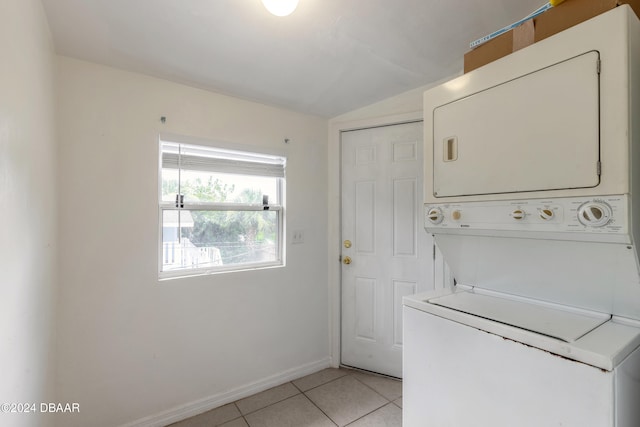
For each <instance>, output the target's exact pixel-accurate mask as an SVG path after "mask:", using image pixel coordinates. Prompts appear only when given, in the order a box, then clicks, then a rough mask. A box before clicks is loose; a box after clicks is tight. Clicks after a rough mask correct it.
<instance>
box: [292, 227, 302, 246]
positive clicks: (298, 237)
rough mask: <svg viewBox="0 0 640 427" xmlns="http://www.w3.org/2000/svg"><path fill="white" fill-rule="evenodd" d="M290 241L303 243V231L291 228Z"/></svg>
mask: <svg viewBox="0 0 640 427" xmlns="http://www.w3.org/2000/svg"><path fill="white" fill-rule="evenodd" d="M291 243H292V244H294V245H295V244H297V243H304V231H302V230H293V233H292V234H291Z"/></svg>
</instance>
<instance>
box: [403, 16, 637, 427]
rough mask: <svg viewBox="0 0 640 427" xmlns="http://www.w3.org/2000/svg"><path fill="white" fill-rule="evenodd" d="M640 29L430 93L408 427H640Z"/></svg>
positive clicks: (530, 56)
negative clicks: (431, 281) (431, 278)
mask: <svg viewBox="0 0 640 427" xmlns="http://www.w3.org/2000/svg"><path fill="white" fill-rule="evenodd" d="M639 102H640V23H639V22H638V19H637V17H636V16H635V14H634V12H633V11H632V10H631V8H630V7H629V6H620V7H617V8H615V9H613V10H611V11H609V12H607V13H605V14H602V15H600V16H598V17H595V18H593V19H591V20H589V21H586V22H584V23H582V24H579V25H577V26H575V27H572V28H570V29H568V30H565V31H563V32H561V33H559V34H557V35H555V36H553V37H550V38H548V39H545V40H543V41H541V42H538V43H535V44H534V45H531V46H529V47H527V48H525V49H522V50H520V51H518V52H515V53H513V54H512V55H509V56H508V57H505V58H502V59H500V60H498V61H495V62H494V63H491V64H489V65H487V66H484V67H482V68H480V69H478V70H475V71H472V72H470V73H468V74H465V75H463V76H461V77H459V78H456V79H454V80H452V81H450V82H447V83H445V84H442V85H440V86H437V87H435V88H433V89H430V90H428V91H427V92H426V93H425V96H424V112H425V126H424V128H425V171H426V172H425V207H424V209H425V211H424V212H425V215H424V222H425V227H426V229H427V231H428V232H429V233H432V234H433V235H434V236H435V241H436V243H437V245H438V246H439V248H440V250H441V251H442V253H443V254H444V258H445V260H446V261H447V263H448V264H449V267H450V268H451V271H452V273H453V275H454V277H455V279H456V285H455V286H453V287H452V288H449V289H444V290H438V291H433V292H429V293H423V294H418V295H414V296H410V297H405V299H404V308H403V310H404V312H403V318H404V356H403V357H404V359H403V388H404V390H403V425H405V426H408V427H414V426H415V427H424V426H437V427H441V426H453V427H470V426H479V427H484V426H491V427H502V426H509V427H513V426H519V427H541V426H542V427H548V426H564V427H590V426H593V427H608V426H611V427H613V426H615V427H638V426H640V273H639V272H640V269H639V265H640V264H639V260H638V248H637V242H638V241H639V239H640V194H638V193H640V105H638V103H639Z"/></svg>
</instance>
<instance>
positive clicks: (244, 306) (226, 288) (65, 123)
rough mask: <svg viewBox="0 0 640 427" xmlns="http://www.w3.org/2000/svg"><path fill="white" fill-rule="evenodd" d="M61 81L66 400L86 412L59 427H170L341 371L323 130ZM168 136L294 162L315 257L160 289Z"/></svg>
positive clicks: (311, 123)
mask: <svg viewBox="0 0 640 427" xmlns="http://www.w3.org/2000/svg"><path fill="white" fill-rule="evenodd" d="M57 73H58V88H59V114H58V118H59V123H58V125H59V129H60V132H59V143H60V163H59V169H60V174H59V175H60V181H59V183H60V192H59V199H60V203H61V215H60V236H61V240H60V244H61V248H62V255H61V263H60V271H61V275H60V278H61V280H60V285H61V292H60V311H61V316H60V322H59V333H58V335H59V340H58V343H59V378H58V380H59V381H58V382H59V390H58V391H59V399H61V400H62V401H73V402H79V403H80V406H81V414H80V415H72V416H69V417H65V418H63V421H61V423H62V424H60V425H64V426H86V425H91V426H94V427H99V426H114V425H123V424H127V423H131V422H137V424H136V425H138V424H139V425H164V424H166V423H167V422H168V421H175V420H177V419H179V418H183V417H185V416H187V415H193V414H195V413H196V412H198V411H203V410H205V409H208V408H211V407H214V406H217V405H220V404H222V403H226V402H228V401H232V400H235V399H237V398H239V397H243V396H244V395H246V394H249V393H253V392H255V391H259V390H261V389H264V388H266V387H269V386H273V385H276V384H278V383H281V382H284V381H286V380H288V379H291V378H292V377H296V376H300V375H304V374H306V373H309V372H312V371H314V370H318V369H320V368H322V367H325V366H328V364H329V363H330V360H329V350H328V342H329V336H328V320H327V313H328V301H327V300H328V298H327V268H326V267H327V239H326V236H327V215H326V203H327V184H326V183H327V144H326V141H327V121H326V119H322V118H319V117H314V116H308V115H302V114H297V113H293V112H290V111H286V110H282V109H278V108H273V107H267V106H264V105H261V104H256V103H252V102H247V101H242V100H239V99H235V98H231V97H226V96H222V95H217V94H214V93H211V92H207V91H203V90H199V89H194V88H191V87H187V86H182V85H179V84H174V83H170V82H167V81H164V80H160V79H156V78H151V77H147V76H143V75H140V74H135V73H129V72H124V71H120V70H116V69H112V68H108V67H104V66H100V65H96V64H92V63H87V62H82V61H78V60H74V59H69V58H65V57H60V58H59V59H58V63H57ZM161 116H166V118H167V121H166V124H164V125H163V124H162V123H161V122H160V117H161ZM161 132H163V133H164V132H167V133H171V134H177V135H186V136H191V137H197V138H204V139H206V140H209V141H213V142H215V141H223V142H224V143H225V144H231V145H234V146H242V147H246V148H248V149H252V148H254V149H256V150H268V151H270V152H274V153H281V154H284V155H286V156H287V159H288V161H287V190H286V193H287V205H286V223H287V229H288V230H289V231H291V230H302V231H303V232H304V243H303V244H296V245H293V246H292V245H290V244H287V248H286V251H287V260H286V264H287V265H286V267H283V268H273V269H265V270H256V271H245V272H240V273H225V274H217V275H208V276H200V277H192V278H185V279H176V280H168V281H162V282H160V281H158V271H157V270H158V266H157V265H158V234H159V232H158V196H157V192H158V134H159V133H161ZM285 137H286V138H289V139H290V143H289V144H285V143H284V141H283V140H284V138H285ZM287 241H290V233H289V235H288V238H287ZM181 406H182V407H181ZM136 420H137V421H136ZM141 423H142V424H141Z"/></svg>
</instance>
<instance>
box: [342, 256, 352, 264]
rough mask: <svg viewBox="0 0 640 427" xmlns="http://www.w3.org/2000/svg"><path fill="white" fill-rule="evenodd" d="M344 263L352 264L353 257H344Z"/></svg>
mask: <svg viewBox="0 0 640 427" xmlns="http://www.w3.org/2000/svg"><path fill="white" fill-rule="evenodd" d="M342 262H344V263H345V264H347V265H349V264H351V257H348V256H346V257H344V258H343V259H342Z"/></svg>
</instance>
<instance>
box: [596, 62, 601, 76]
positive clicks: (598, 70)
mask: <svg viewBox="0 0 640 427" xmlns="http://www.w3.org/2000/svg"><path fill="white" fill-rule="evenodd" d="M601 69H602V60H600V59H598V61H597V62H596V72H597V73H598V74H600V70H601Z"/></svg>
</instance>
